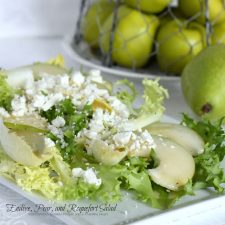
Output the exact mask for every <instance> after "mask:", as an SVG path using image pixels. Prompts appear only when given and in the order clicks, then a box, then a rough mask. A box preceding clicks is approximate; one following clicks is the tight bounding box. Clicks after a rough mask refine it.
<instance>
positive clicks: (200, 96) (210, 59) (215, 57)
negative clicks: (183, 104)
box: [181, 44, 225, 120]
mask: <svg viewBox="0 0 225 225" xmlns="http://www.w3.org/2000/svg"><path fill="white" fill-rule="evenodd" d="M181 85H182V90H183V93H184V96H185V98H186V100H187V102H188V104H189V105H190V107H191V108H192V109H193V111H194V112H195V113H196V114H198V115H200V116H203V117H205V118H208V119H211V120H215V119H218V118H221V117H222V116H225V101H224V99H225V88H224V87H225V45H224V44H217V45H213V46H210V47H208V48H206V49H204V50H203V51H202V52H201V53H200V54H199V55H198V56H196V57H195V58H194V59H193V60H192V61H191V62H190V63H189V64H188V65H187V66H186V67H185V69H184V71H183V73H182V76H181Z"/></svg>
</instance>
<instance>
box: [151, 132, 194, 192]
mask: <svg viewBox="0 0 225 225" xmlns="http://www.w3.org/2000/svg"><path fill="white" fill-rule="evenodd" d="M152 137H153V139H154V142H155V144H156V148H155V153H156V156H157V158H158V160H159V166H158V167H156V168H154V169H149V170H148V173H149V175H150V177H151V179H152V180H153V181H154V182H155V183H157V184H158V185H160V186H162V187H165V188H167V189H169V190H172V191H176V190H177V189H178V188H179V187H181V186H183V185H185V184H186V183H187V182H188V180H189V179H191V178H192V177H193V175H194V172H195V162H194V159H193V157H192V155H191V154H190V153H189V152H187V151H186V150H185V149H183V147H181V146H180V145H178V144H176V143H175V142H173V141H171V140H169V139H166V138H161V137H158V136H154V135H153V136H152Z"/></svg>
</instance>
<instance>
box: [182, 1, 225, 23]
mask: <svg viewBox="0 0 225 225" xmlns="http://www.w3.org/2000/svg"><path fill="white" fill-rule="evenodd" d="M208 3H209V19H210V21H211V22H212V24H218V23H221V22H223V21H224V20H225V7H224V4H223V0H208ZM178 6H179V9H180V10H181V12H182V13H183V15H184V16H186V17H187V18H190V17H193V18H195V19H196V21H197V22H199V23H201V24H204V23H205V14H206V6H205V0H179V4H178Z"/></svg>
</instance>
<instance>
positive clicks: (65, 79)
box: [58, 75, 69, 88]
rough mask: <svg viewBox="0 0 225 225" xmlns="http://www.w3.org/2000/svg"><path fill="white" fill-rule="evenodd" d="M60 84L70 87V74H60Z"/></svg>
mask: <svg viewBox="0 0 225 225" xmlns="http://www.w3.org/2000/svg"><path fill="white" fill-rule="evenodd" d="M58 78H59V80H58V81H59V86H60V87H63V88H68V87H69V76H68V75H63V76H59V77H58Z"/></svg>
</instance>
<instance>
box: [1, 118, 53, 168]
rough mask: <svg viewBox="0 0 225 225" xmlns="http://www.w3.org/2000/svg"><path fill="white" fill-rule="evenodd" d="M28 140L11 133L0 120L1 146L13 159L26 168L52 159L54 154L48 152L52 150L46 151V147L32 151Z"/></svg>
mask: <svg viewBox="0 0 225 225" xmlns="http://www.w3.org/2000/svg"><path fill="white" fill-rule="evenodd" d="M23 135H24V133H23ZM36 135H38V134H36ZM26 138H28V137H26ZM26 138H22V137H20V136H18V135H17V134H16V133H12V132H10V130H9V129H8V128H7V127H6V126H4V124H3V121H2V120H0V146H1V148H2V149H3V151H4V152H5V153H6V154H7V155H8V156H9V157H10V158H11V159H13V160H15V161H16V162H18V163H21V164H23V165H25V166H39V165H41V164H42V163H43V162H45V161H47V160H49V159H50V158H52V156H53V154H52V153H51V152H50V151H47V150H50V149H47V148H45V149H44V147H45V146H43V150H42V149H41V150H40V149H32V146H30V145H29V143H27V142H26V140H25V139H26ZM42 138H43V137H42ZM33 140H34V139H33ZM33 146H34V145H33ZM40 146H41V145H38V147H40Z"/></svg>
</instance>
